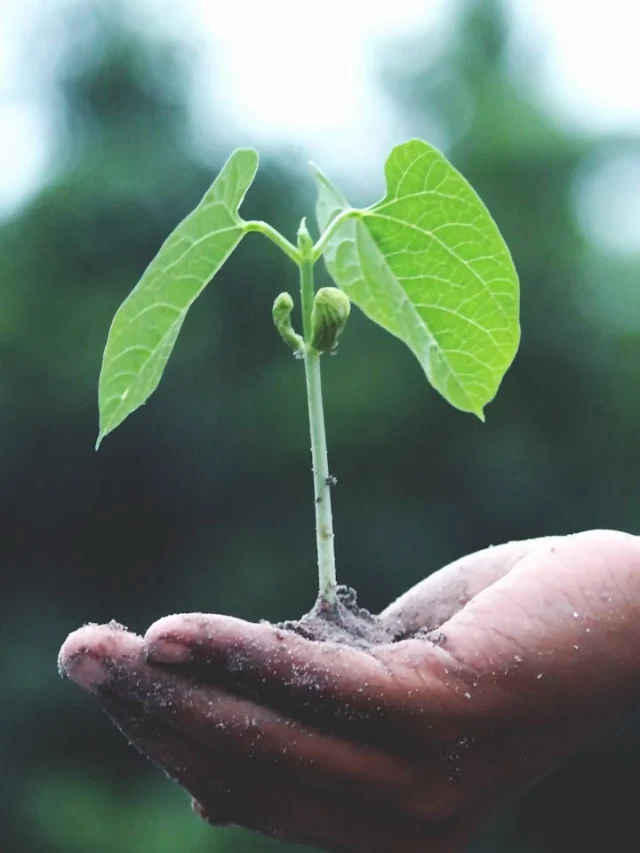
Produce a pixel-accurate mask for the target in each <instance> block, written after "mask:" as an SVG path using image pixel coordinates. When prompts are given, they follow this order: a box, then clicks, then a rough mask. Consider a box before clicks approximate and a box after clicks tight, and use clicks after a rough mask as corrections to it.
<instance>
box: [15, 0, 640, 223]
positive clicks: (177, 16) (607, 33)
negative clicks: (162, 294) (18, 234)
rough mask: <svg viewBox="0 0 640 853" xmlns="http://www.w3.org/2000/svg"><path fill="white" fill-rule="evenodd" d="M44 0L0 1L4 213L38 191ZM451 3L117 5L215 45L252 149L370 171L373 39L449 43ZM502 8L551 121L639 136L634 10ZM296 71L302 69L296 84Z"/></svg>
mask: <svg viewBox="0 0 640 853" xmlns="http://www.w3.org/2000/svg"><path fill="white" fill-rule="evenodd" d="M43 2H46V0H0V128H1V130H0V212H5V213H6V212H7V211H9V210H10V209H11V208H12V207H13V206H14V205H15V204H16V203H18V202H19V201H20V200H21V199H23V198H24V197H26V196H27V195H28V194H29V192H31V191H32V190H33V189H34V188H35V187H37V185H38V182H39V180H40V178H41V176H42V174H43V171H44V169H45V168H46V162H47V153H48V148H47V138H48V136H49V134H48V129H47V121H46V118H47V116H46V104H43V103H42V99H41V98H39V97H38V92H37V91H33V89H32V88H30V87H29V86H27V88H26V90H25V88H24V76H23V75H21V74H20V56H21V53H22V51H21V47H22V46H23V45H24V43H25V39H26V38H27V36H28V33H29V31H30V28H31V27H32V26H33V23H34V22H35V21H36V20H37V17H36V14H37V13H38V12H39V11H41V10H42V8H43V5H42V4H43ZM62 2H63V3H64V2H67V3H68V4H69V3H72V2H77V0H62ZM451 3H452V0H387V2H381V0H367V2H366V3H365V2H364V0H322V2H316V3H314V2H310V0H309V2H305V1H304V0H269V2H264V0H235V2H227V0H224V1H223V2H212V0H183V2H182V3H181V4H176V3H175V2H171V3H169V2H167V0H128V3H125V6H127V5H128V6H131V7H133V6H135V5H138V6H139V7H140V8H141V9H143V11H144V15H145V18H146V19H147V20H148V21H153V22H154V26H155V27H157V28H158V29H159V30H165V31H169V32H176V31H177V32H183V33H185V37H186V38H189V37H190V36H196V35H197V36H198V37H199V39H200V40H202V39H203V38H204V39H206V40H209V39H210V40H211V42H212V51H211V55H212V56H215V65H216V70H215V79H216V81H219V80H220V79H221V78H223V79H224V86H223V87H222V90H221V89H220V86H219V85H218V86H217V87H216V88H217V91H216V92H215V98H216V102H217V104H218V106H217V109H218V110H219V108H220V106H219V105H220V101H221V102H222V107H223V109H224V110H226V115H227V122H228V125H229V127H231V128H233V132H234V137H235V138H236V139H238V138H241V136H242V132H243V130H244V131H245V132H246V134H247V135H248V136H249V137H250V138H251V141H252V142H255V141H257V140H258V139H259V138H260V137H264V138H265V140H266V139H269V140H272V141H277V140H278V139H286V140H288V141H290V142H291V141H293V142H295V143H297V144H298V145H299V146H302V147H305V148H306V149H307V150H308V152H309V156H310V157H313V159H316V160H318V161H320V162H321V163H322V164H323V166H325V167H326V168H331V167H332V166H336V167H337V168H340V167H342V168H345V167H346V164H350V165H351V168H354V169H363V170H367V169H369V168H370V166H371V164H372V163H377V164H379V163H380V162H381V161H382V159H383V158H384V154H385V153H386V151H387V150H388V147H389V142H390V141H397V140H395V139H392V140H390V137H389V134H390V128H392V127H393V122H392V121H390V120H389V115H388V112H387V110H389V109H390V108H391V107H390V106H389V104H388V102H387V101H385V99H384V98H383V96H382V95H381V93H379V92H378V91H377V89H376V82H377V81H376V79H375V75H373V74H372V73H371V61H372V60H371V57H372V55H373V51H374V49H375V45H376V43H379V42H380V40H381V39H384V40H388V39H389V38H390V37H393V36H401V35H402V34H403V33H406V32H409V31H411V30H413V29H415V28H416V27H417V26H420V27H421V28H422V29H424V28H425V27H426V26H427V25H428V26H431V27H433V28H439V29H440V30H441V31H442V35H443V37H444V36H445V33H446V30H447V27H448V26H450V25H451V15H450V14H449V15H448V16H447V15H446V14H445V9H446V8H448V9H449V10H450V9H451ZM508 6H509V8H510V10H511V14H512V16H513V19H514V22H515V31H514V32H515V38H514V41H513V52H514V59H515V60H516V61H517V54H518V45H519V44H520V43H523V44H525V43H526V44H527V45H531V43H532V40H533V43H537V44H538V47H539V52H540V56H541V73H540V74H538V75H536V79H535V80H530V81H527V82H528V85H530V86H531V87H532V88H535V90H536V91H537V93H538V94H539V96H540V97H541V98H543V99H544V100H545V101H546V103H547V104H548V106H549V109H550V110H551V111H552V112H553V114H554V115H555V116H556V117H557V118H558V120H559V121H562V122H567V123H572V124H574V125H578V126H581V127H583V128H584V129H586V130H587V131H594V132H598V131H600V130H607V131H619V130H625V129H629V130H635V131H638V132H640V51H639V50H638V44H637V38H638V32H639V31H640V26H639V25H640V11H638V9H639V6H638V4H637V3H636V2H633V0H607V2H606V4H602V3H596V2H590V0H511V2H510V3H508ZM176 10H179V11H178V12H177V11H176ZM365 10H366V11H365ZM265 36H266V37H265ZM23 59H24V57H23ZM31 59H33V57H32V58H31ZM292 68H293V69H299V73H297V74H295V75H293V80H292V79H291V77H292V75H291V69H292ZM207 71H208V69H207V67H206V64H204V65H203V67H202V69H201V75H200V79H201V80H202V81H203V85H202V87H201V90H200V92H199V94H198V99H199V103H200V105H201V111H202V112H203V114H206V111H207V107H208V106H209V104H210V103H212V98H213V96H212V95H211V93H210V91H209V90H208V88H207V79H208V78H209V75H208V73H207ZM213 73H214V72H213V69H211V76H213ZM21 87H22V88H21ZM363 152H364V153H363ZM636 195H639V194H638V193H636ZM639 215H640V213H639Z"/></svg>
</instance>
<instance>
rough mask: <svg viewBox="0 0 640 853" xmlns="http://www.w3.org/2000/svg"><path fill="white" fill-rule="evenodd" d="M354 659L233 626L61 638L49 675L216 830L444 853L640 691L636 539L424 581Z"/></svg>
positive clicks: (475, 564)
mask: <svg viewBox="0 0 640 853" xmlns="http://www.w3.org/2000/svg"><path fill="white" fill-rule="evenodd" d="M381 616H382V618H383V620H384V621H385V622H386V623H387V624H389V625H391V626H393V628H394V630H395V631H396V632H397V633H398V634H404V635H412V634H413V633H414V632H415V631H416V630H417V629H420V628H422V629H424V630H425V631H432V632H433V633H432V634H431V638H430V639H428V638H424V637H422V636H420V637H418V638H412V639H406V640H401V641H399V642H396V643H393V644H388V645H383V646H377V647H375V648H373V649H371V650H369V651H362V650H359V649H355V648H351V647H348V646H338V645H331V644H324V643H317V642H312V641H310V640H306V639H304V638H302V637H300V636H298V635H296V634H294V633H290V632H288V631H284V630H282V629H281V628H277V627H274V626H271V625H267V624H259V625H256V624H253V623H247V622H243V621H242V620H239V619H234V618H231V617H226V616H215V615H206V614H188V615H176V616H168V617H165V618H163V619H160V620H159V621H158V622H156V623H155V624H154V625H152V626H151V628H149V630H148V631H147V633H146V635H145V637H144V638H142V637H138V636H136V635H134V634H131V633H129V632H127V631H125V630H124V629H123V628H121V627H119V626H117V625H115V624H111V625H105V626H96V625H90V626H85V627H84V628H81V629H80V630H78V631H76V632H74V633H73V634H71V635H70V636H69V638H68V639H67V640H66V642H65V644H64V645H63V647H62V649H61V652H60V667H61V671H62V672H63V673H64V674H66V675H68V676H69V677H70V678H72V679H73V680H74V681H76V682H77V683H78V684H79V685H80V686H82V687H84V688H86V689H87V690H89V691H91V692H92V693H93V694H94V695H95V697H96V699H97V700H98V702H100V704H101V705H102V707H103V708H104V709H105V710H106V711H107V713H108V714H109V715H110V717H111V718H112V720H113V721H114V722H115V723H116V725H118V726H119V727H120V729H121V730H122V731H123V733H124V734H125V735H126V736H127V737H128V738H129V740H130V741H131V742H132V743H133V744H134V745H135V746H137V748H138V749H140V751H141V752H143V753H144V754H145V755H146V756H148V757H149V758H150V759H151V760H152V761H154V762H155V763H156V764H158V765H160V766H161V767H162V768H163V769H164V770H166V772H167V773H168V774H169V775H170V776H172V777H173V778H174V779H176V780H177V781H178V782H179V783H180V784H181V785H183V786H184V787H185V788H186V789H187V790H188V791H189V792H190V793H191V794H192V796H193V797H194V800H195V807H196V810H197V811H198V812H199V813H200V814H201V815H202V816H203V817H205V818H206V819H207V820H209V821H210V822H211V823H213V824H219V825H224V824H237V825H240V826H244V827H247V828H249V829H253V830H256V831H259V832H263V833H266V834H268V835H272V836H275V837H278V838H282V839H285V840H288V841H296V842H298V843H301V844H308V845H313V846H316V847H320V848H322V849H326V850H327V851H336V853H341V851H344V853H383V851H384V853H389V851H393V850H402V851H403V853H418V851H421V853H422V851H424V850H428V851H429V853H457V851H461V850H463V849H464V847H465V845H466V843H467V841H468V840H469V838H470V837H471V836H472V835H473V833H474V832H475V831H477V829H479V828H480V827H481V826H482V824H483V823H484V822H486V820H487V819H488V818H489V817H490V816H491V815H492V814H493V813H494V812H495V810H496V809H497V808H499V807H500V806H501V805H502V804H503V803H504V802H505V801H506V800H508V799H509V798H511V797H513V796H514V795H516V794H517V793H518V792H520V791H522V790H523V789H525V788H526V787H528V786H530V785H531V784H532V783H533V782H534V781H536V780H537V779H539V778H540V777H541V776H544V775H546V774H547V773H548V772H550V771H551V770H552V769H553V768H554V767H555V766H557V765H558V764H559V763H561V762H562V761H563V760H564V759H565V758H566V757H568V756H569V755H570V754H571V753H572V752H574V751H575V750H576V749H577V748H578V747H579V746H580V745H581V744H582V743H583V742H584V741H585V740H586V739H588V738H589V736H590V735H591V734H592V733H593V732H594V731H596V730H597V729H598V728H599V727H600V726H602V725H603V724H605V723H606V722H607V721H608V720H610V719H612V718H614V717H615V716H616V715H619V714H621V713H624V711H625V710H627V709H628V708H631V707H633V705H634V704H635V703H636V702H637V700H638V694H639V692H640V539H638V538H636V537H633V536H629V535H627V534H623V533H616V532H613V531H592V532H589V533H582V534H577V535H574V536H567V537H549V538H545V539H537V540H529V541H525V542H516V543H509V544H506V545H501V546H498V547H495V548H490V549H488V550H486V551H482V552H479V553H477V554H473V555H471V556H469V557H465V558H463V559H461V560H459V561H457V562H456V563H453V564H451V565H450V566H447V567H446V568H444V569H442V570H440V571H439V572H437V573H435V574H433V575H431V576H430V577H428V578H427V579H426V580H425V581H423V582H422V583H420V584H418V585H417V586H416V587H414V588H413V589H412V590H410V591H409V592H408V593H406V594H405V595H404V596H402V598H400V599H399V600H398V601H397V602H395V603H394V604H392V605H391V606H390V607H389V608H387V610H385V611H384V613H383V614H381Z"/></svg>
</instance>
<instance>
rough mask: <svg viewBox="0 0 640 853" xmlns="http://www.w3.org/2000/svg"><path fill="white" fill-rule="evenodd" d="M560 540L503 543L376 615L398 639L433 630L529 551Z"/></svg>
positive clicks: (427, 582)
mask: <svg viewBox="0 0 640 853" xmlns="http://www.w3.org/2000/svg"><path fill="white" fill-rule="evenodd" d="M560 538H561V537H558V536H546V537H543V538H540V539H526V540H523V541H521V542H507V543H505V544H503V545H498V546H496V547H493V548H486V549H485V550H483V551H477V552H476V553H475V554H469V555H468V556H466V557H462V558H461V559H459V560H456V561H455V562H453V563H449V565H447V566H444V568H442V569H439V570H438V571H436V572H434V573H433V574H431V575H429V576H428V577H427V578H425V579H424V580H423V581H420V583H418V584H416V586H414V587H412V588H411V589H410V590H408V591H407V592H405V593H404V595H401V596H400V598H398V599H397V600H396V601H394V602H393V604H390V605H389V607H387V608H386V609H385V610H383V611H382V613H381V614H380V618H381V619H382V620H383V622H384V623H385V624H386V625H388V626H389V627H390V629H391V630H392V631H393V633H394V634H395V636H397V637H398V638H403V637H410V636H412V635H413V634H415V633H416V632H418V631H425V632H428V631H434V630H435V629H437V628H439V627H440V626H441V625H443V624H444V623H445V622H447V621H448V620H449V619H451V618H452V617H453V616H454V615H455V614H456V613H457V612H458V611H459V610H461V609H462V608H463V607H465V605H466V604H468V602H469V601H471V599H472V598H475V596H476V595H478V594H479V593H480V592H482V590H484V589H486V588H487V587H488V586H491V584H493V583H495V582H496V581H497V580H499V579H500V578H501V577H503V576H504V575H506V574H507V573H508V572H510V571H511V569H512V568H513V567H514V566H515V565H517V564H518V562H520V560H522V559H523V558H524V557H526V556H527V555H528V554H530V553H531V552H533V551H535V550H536V549H538V548H541V547H545V546H549V545H553V544H554V543H555V542H557V540H558V539H560Z"/></svg>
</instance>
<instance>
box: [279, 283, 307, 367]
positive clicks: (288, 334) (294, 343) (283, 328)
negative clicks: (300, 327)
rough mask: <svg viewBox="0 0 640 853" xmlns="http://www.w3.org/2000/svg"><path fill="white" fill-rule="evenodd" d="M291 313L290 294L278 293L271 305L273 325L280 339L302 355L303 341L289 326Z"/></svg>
mask: <svg viewBox="0 0 640 853" xmlns="http://www.w3.org/2000/svg"><path fill="white" fill-rule="evenodd" d="M292 311H293V299H292V298H291V294H290V293H279V294H278V295H277V296H276V298H275V301H274V303H273V308H272V309H271V316H272V317H273V324H274V326H275V327H276V329H277V330H278V333H279V334H280V337H281V338H282V340H283V341H284V342H285V344H288V345H289V346H290V347H291V348H292V349H293V351H294V352H295V353H296V354H297V353H302V352H303V351H304V341H303V340H302V337H301V336H300V335H298V334H296V332H294V330H293V326H292V325H291V312H292Z"/></svg>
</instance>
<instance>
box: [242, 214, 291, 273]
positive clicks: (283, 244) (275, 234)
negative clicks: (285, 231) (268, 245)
mask: <svg viewBox="0 0 640 853" xmlns="http://www.w3.org/2000/svg"><path fill="white" fill-rule="evenodd" d="M244 230H245V233H246V234H249V233H250V232H251V231H255V232H257V233H258V234H264V236H265V237H267V238H268V239H269V240H271V242H272V243H275V244H276V246H277V247H278V248H279V249H281V250H282V251H283V252H284V253H285V255H286V256H287V257H288V258H291V260H292V261H293V262H294V264H298V265H299V264H300V252H299V251H298V249H296V247H295V246H294V245H293V243H290V242H289V241H288V240H287V238H286V237H283V236H282V234H281V233H280V232H279V231H276V229H275V228H274V227H273V225H269V223H268V222H262V221H261V220H259V219H252V220H251V221H250V222H245V223H244Z"/></svg>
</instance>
